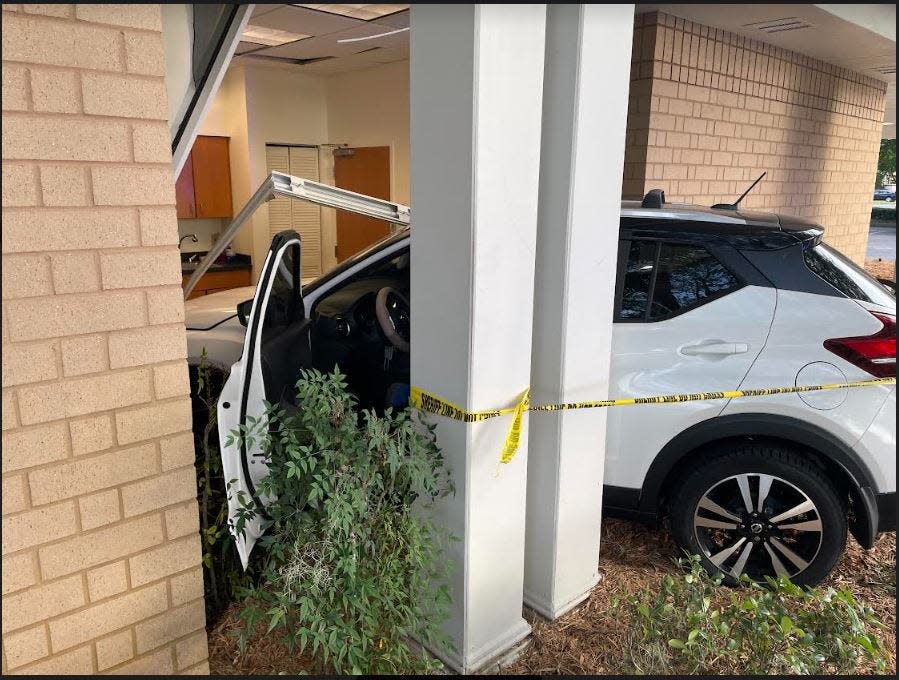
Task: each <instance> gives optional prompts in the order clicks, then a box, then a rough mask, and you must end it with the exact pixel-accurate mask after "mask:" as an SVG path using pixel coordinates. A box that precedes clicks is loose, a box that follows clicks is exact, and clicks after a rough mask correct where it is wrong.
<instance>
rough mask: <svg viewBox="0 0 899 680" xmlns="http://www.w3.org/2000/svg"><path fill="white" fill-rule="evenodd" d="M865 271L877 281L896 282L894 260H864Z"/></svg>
mask: <svg viewBox="0 0 899 680" xmlns="http://www.w3.org/2000/svg"><path fill="white" fill-rule="evenodd" d="M865 270H866V271H867V272H868V273H869V274H870V275H871V276H873V277H875V278H878V279H892V280H894V281H895V280H896V261H895V260H865Z"/></svg>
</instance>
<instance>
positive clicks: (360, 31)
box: [261, 23, 409, 59]
mask: <svg viewBox="0 0 899 680" xmlns="http://www.w3.org/2000/svg"><path fill="white" fill-rule="evenodd" d="M383 28H384V27H383V26H381V27H379V26H373V25H371V24H366V23H362V24H361V25H360V26H357V27H356V28H351V29H348V30H345V31H339V32H337V33H331V34H329V35H324V36H316V37H313V38H306V39H305V40H298V41H297V42H292V43H288V44H287V45H280V46H278V47H271V48H268V49H266V50H264V51H263V52H261V54H267V55H270V56H274V57H289V58H291V59H311V58H314V57H339V56H348V55H351V54H356V53H358V52H362V51H363V50H367V49H369V48H371V47H387V46H394V45H399V44H403V43H404V42H405V43H408V40H409V37H408V36H409V34H408V32H405V33H395V34H393V35H388V36H383V37H380V38H375V39H373V40H362V41H359V42H351V43H341V42H338V40H344V39H351V38H364V37H367V36H370V35H375V34H377V33H380V32H382V29H383Z"/></svg>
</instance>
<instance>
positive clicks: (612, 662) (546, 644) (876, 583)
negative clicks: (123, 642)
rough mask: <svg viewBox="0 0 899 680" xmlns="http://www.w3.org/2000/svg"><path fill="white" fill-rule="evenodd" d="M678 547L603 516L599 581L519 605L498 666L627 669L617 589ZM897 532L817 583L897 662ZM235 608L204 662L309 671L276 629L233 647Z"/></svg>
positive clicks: (636, 581) (218, 628) (663, 564)
mask: <svg viewBox="0 0 899 680" xmlns="http://www.w3.org/2000/svg"><path fill="white" fill-rule="evenodd" d="M677 554H678V551H677V548H676V547H675V545H674V543H672V542H671V540H670V539H669V537H668V535H667V533H666V532H665V531H663V530H661V529H653V528H650V527H646V526H643V525H640V524H637V523H633V522H624V521H621V520H615V519H606V520H604V521H603V529H602V541H601V549H600V559H599V571H600V573H601V574H602V581H600V583H599V585H598V586H597V587H596V588H594V589H593V593H592V594H591V595H590V597H589V598H588V599H587V600H586V601H585V602H583V603H582V604H581V605H579V606H578V607H577V608H575V609H574V610H573V611H571V612H569V613H567V614H566V615H564V616H562V617H561V618H559V619H558V620H557V621H555V622H551V623H550V622H547V621H545V620H543V619H541V618H540V617H539V616H537V615H536V614H534V613H533V612H531V611H529V610H528V609H527V608H525V611H524V616H525V618H526V619H527V621H528V622H529V623H530V624H531V626H532V627H533V633H532V635H531V639H532V642H531V644H530V646H529V647H527V649H525V651H524V653H523V654H522V655H521V656H520V657H519V658H518V659H517V660H516V661H515V663H513V664H512V665H511V666H509V667H508V668H506V669H504V671H503V673H504V674H524V673H534V674H541V675H552V674H616V673H626V672H628V669H627V668H626V667H625V666H624V659H625V654H624V649H625V648H626V644H627V627H626V625H625V623H624V622H623V621H622V620H621V617H620V614H619V615H616V614H614V613H613V612H612V610H611V600H612V597H613V596H614V595H615V594H616V593H621V592H625V593H628V592H635V591H637V590H639V589H641V588H643V587H644V586H648V585H651V584H655V583H658V582H659V579H660V578H661V577H662V576H663V575H665V574H674V573H676V567H675V565H674V558H675V557H676V556H677ZM895 570H896V534H895V532H892V533H888V534H883V535H881V536H880V538H879V539H878V541H877V544H876V545H875V547H874V548H873V549H872V550H870V551H866V550H863V549H862V548H861V547H860V546H859V545H858V544H857V543H856V542H855V541H854V540H853V539H852V538H850V539H849V545H848V546H847V549H846V553H845V554H844V556H843V558H842V559H841V560H840V563H839V564H838V565H837V568H836V569H835V570H834V572H833V573H832V574H831V575H830V577H829V578H828V579H827V581H826V582H825V583H824V584H823V585H825V586H826V585H832V586H835V587H838V586H845V587H847V588H849V589H850V590H851V591H852V593H853V595H854V596H855V597H857V598H858V599H860V600H861V601H863V602H865V603H867V604H868V605H869V606H871V607H872V608H873V609H874V610H875V611H876V612H877V615H878V617H879V618H880V619H881V621H883V622H884V623H885V624H886V625H887V626H888V630H887V631H885V632H884V634H883V637H884V639H885V643H886V645H887V647H888V649H889V653H890V658H891V662H890V672H891V673H895V670H896V639H895V635H894V634H893V633H892V632H891V631H895V628H896V571H895ZM238 611H239V608H238V606H237V605H234V606H232V607H231V608H230V609H229V610H228V611H227V612H226V613H225V615H224V616H222V617H221V619H220V620H219V621H218V622H217V623H216V624H214V625H213V626H212V628H211V630H210V632H209V656H210V658H209V666H210V671H211V672H212V674H215V675H276V674H278V673H286V674H288V675H291V674H295V673H297V672H307V673H308V672H310V671H311V669H312V668H313V666H312V663H311V660H310V659H309V658H308V657H307V656H301V655H299V654H291V653H289V652H288V651H287V649H286V648H285V647H284V645H283V644H281V643H280V642H279V641H278V639H277V638H276V637H275V636H266V635H264V634H263V633H264V630H260V634H259V635H257V636H256V637H255V638H254V639H253V640H252V641H251V642H250V643H249V644H248V646H247V651H246V652H245V653H244V654H242V655H238V650H237V643H236V637H235V635H234V633H236V631H237V630H238V629H239V628H240V627H241V623H240V621H239V620H238V618H237V612H238Z"/></svg>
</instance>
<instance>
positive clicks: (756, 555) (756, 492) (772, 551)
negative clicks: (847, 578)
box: [669, 442, 847, 585]
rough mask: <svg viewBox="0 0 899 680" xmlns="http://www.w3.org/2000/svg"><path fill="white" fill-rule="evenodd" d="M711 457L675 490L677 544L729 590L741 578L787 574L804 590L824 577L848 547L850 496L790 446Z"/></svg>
mask: <svg viewBox="0 0 899 680" xmlns="http://www.w3.org/2000/svg"><path fill="white" fill-rule="evenodd" d="M715 454H717V455H715ZM713 455H714V457H713V458H712V459H711V460H710V461H709V462H707V463H705V464H702V465H699V466H697V467H696V469H695V470H694V471H693V472H691V473H688V474H687V475H686V476H685V477H683V478H682V479H681V480H680V481H679V482H678V484H677V492H676V494H675V495H674V496H673V497H672V498H671V501H670V503H669V509H670V518H671V531H672V534H673V537H674V539H675V541H677V543H678V544H679V545H680V546H681V547H682V548H683V549H684V550H686V551H687V552H688V553H690V554H696V555H699V556H700V558H701V560H702V564H703V566H704V567H705V568H706V570H707V571H708V572H709V573H713V574H714V573H719V572H720V573H722V574H723V575H724V580H725V582H726V583H728V584H729V585H735V584H736V583H737V582H738V578H737V577H738V576H739V574H745V575H746V576H748V577H749V578H750V579H752V580H754V581H759V582H764V580H765V576H766V575H770V576H777V575H785V576H788V577H789V578H790V580H791V581H793V582H794V583H796V584H799V585H814V584H816V583H818V582H820V581H821V580H822V579H823V578H824V577H826V576H827V575H828V574H829V573H830V571H831V570H832V569H833V567H834V565H836V563H837V561H838V560H839V558H840V556H841V555H842V553H843V550H844V549H845V547H846V533H847V521H846V500H845V497H844V495H843V494H840V493H838V492H837V490H836V489H835V488H834V486H833V484H832V483H831V482H830V481H828V479H827V478H826V477H825V476H824V475H823V474H822V473H821V471H820V470H819V469H818V468H817V467H816V466H815V465H814V464H813V463H811V462H810V461H809V460H808V459H807V458H805V457H804V456H802V455H801V454H799V453H798V452H797V451H795V450H794V449H791V448H789V447H786V446H781V445H776V444H760V443H755V442H745V443H742V444H737V445H736V446H733V445H730V446H728V449H727V450H726V452H723V451H720V450H719V451H717V452H714V453H713ZM760 496H762V497H763V498H762V501H763V502H762V503H761V511H759V497H760ZM797 510H799V511H800V512H797Z"/></svg>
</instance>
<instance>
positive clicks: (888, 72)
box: [871, 64, 896, 76]
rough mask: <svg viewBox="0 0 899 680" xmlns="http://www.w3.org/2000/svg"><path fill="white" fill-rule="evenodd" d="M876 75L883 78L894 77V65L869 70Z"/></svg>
mask: <svg viewBox="0 0 899 680" xmlns="http://www.w3.org/2000/svg"><path fill="white" fill-rule="evenodd" d="M871 70H872V71H875V72H876V73H881V74H883V75H885V76H894V75H896V65H895V64H887V65H886V66H875V67H874V68H872V69H871Z"/></svg>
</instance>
